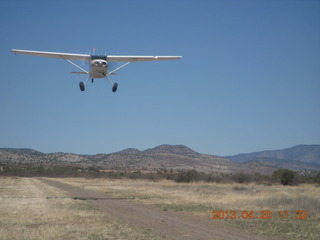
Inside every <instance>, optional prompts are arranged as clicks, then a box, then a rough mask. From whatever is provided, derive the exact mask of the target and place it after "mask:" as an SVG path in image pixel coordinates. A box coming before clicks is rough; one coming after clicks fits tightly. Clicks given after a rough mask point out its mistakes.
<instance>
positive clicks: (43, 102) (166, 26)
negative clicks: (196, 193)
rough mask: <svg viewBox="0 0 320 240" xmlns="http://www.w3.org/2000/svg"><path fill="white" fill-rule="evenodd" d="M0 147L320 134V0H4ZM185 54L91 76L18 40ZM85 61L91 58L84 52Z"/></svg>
mask: <svg viewBox="0 0 320 240" xmlns="http://www.w3.org/2000/svg"><path fill="white" fill-rule="evenodd" d="M0 29H1V38H0V69H1V85H0V103H1V105H0V147H15V148H21V147H24V148H33V149H35V150H38V151H41V152H45V153H50V152H73V153H80V154H96V153H111V152H116V151H120V150H123V149H125V148H129V147H134V148H138V149H140V150H145V149H148V148H153V147H155V146H157V145H160V144H183V145H186V146H188V147H190V148H192V149H193V150H195V151H198V152H200V153H207V154H214V155H220V156H224V155H233V154H237V153H245V152H254V151H261V150H273V149H281V148H287V147H291V146H294V145H297V144H320V1H311V0H303V1H302V0H301V1H295V0H286V1H282V0H279V1H275V0H271V1H270V0H265V1H263V0H261V1H258V0H256V1H238V0H234V1H231V0H226V1H225V0H223V1H222V0H221V1H214V0H207V1H205V0H202V1H199V0H188V1H186V0H162V1H150V0H146V1H143V0H135V1H132V0H127V1H124V0H118V1H111V0H109V1H108V0H106V1H102V0H77V1H62V0H57V1H49V0H48V1H43V0H29V1H25V0H0ZM12 48H15V49H27V50H39V51H56V52H69V53H87V54H88V53H89V51H90V50H91V49H92V48H96V52H97V53H100V54H105V53H107V54H109V55H182V56H183V59H181V60H175V61H163V62H140V63H132V64H129V65H128V66H127V67H125V68H123V69H121V70H120V71H119V74H118V75H117V76H112V79H113V80H114V81H116V82H118V83H119V88H118V92H117V93H112V92H111V85H110V84H108V83H107V82H105V81H104V80H102V79H97V80H96V81H95V83H94V84H91V82H88V84H87V86H86V91H85V92H80V90H79V82H80V81H84V80H85V78H86V77H85V76H84V75H74V74H70V72H72V71H77V70H78V69H76V68H74V67H73V66H72V65H70V64H69V63H67V62H66V61H64V60H59V59H51V58H43V57H35V56H27V55H21V54H13V53H11V51H10V50H11V49H12ZM78 63H79V64H80V65H81V66H83V67H87V66H86V64H85V63H83V62H81V61H80V62H78Z"/></svg>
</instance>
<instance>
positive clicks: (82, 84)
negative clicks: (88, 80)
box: [79, 82, 85, 92]
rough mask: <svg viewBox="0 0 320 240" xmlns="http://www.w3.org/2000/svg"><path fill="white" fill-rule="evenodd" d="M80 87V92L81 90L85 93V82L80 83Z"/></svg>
mask: <svg viewBox="0 0 320 240" xmlns="http://www.w3.org/2000/svg"><path fill="white" fill-rule="evenodd" d="M79 86H80V90H81V92H83V91H84V89H85V88H84V82H80V83H79Z"/></svg>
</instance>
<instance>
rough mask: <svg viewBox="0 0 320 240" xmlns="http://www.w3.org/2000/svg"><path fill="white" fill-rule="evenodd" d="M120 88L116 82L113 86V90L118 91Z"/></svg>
mask: <svg viewBox="0 0 320 240" xmlns="http://www.w3.org/2000/svg"><path fill="white" fill-rule="evenodd" d="M117 89H118V83H114V84H113V86H112V92H116V91H117Z"/></svg>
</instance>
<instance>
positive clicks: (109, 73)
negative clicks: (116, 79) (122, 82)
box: [107, 62, 131, 75]
mask: <svg viewBox="0 0 320 240" xmlns="http://www.w3.org/2000/svg"><path fill="white" fill-rule="evenodd" d="M129 63H131V62H127V63H125V64H123V65H121V66H120V67H118V68H116V69H115V70H112V71H111V72H108V74H107V75H111V74H113V73H114V72H116V71H118V70H119V69H121V68H123V67H125V66H127V65H128V64H129Z"/></svg>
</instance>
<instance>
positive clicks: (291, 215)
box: [211, 210, 308, 220]
mask: <svg viewBox="0 0 320 240" xmlns="http://www.w3.org/2000/svg"><path fill="white" fill-rule="evenodd" d="M212 214H213V215H212V217H211V218H212V219H272V218H275V217H276V218H279V219H297V220H298V219H308V212H307V211H306V210H296V211H290V212H289V211H287V210H280V211H270V210H261V211H254V210H244V211H235V210H228V211H212Z"/></svg>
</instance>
